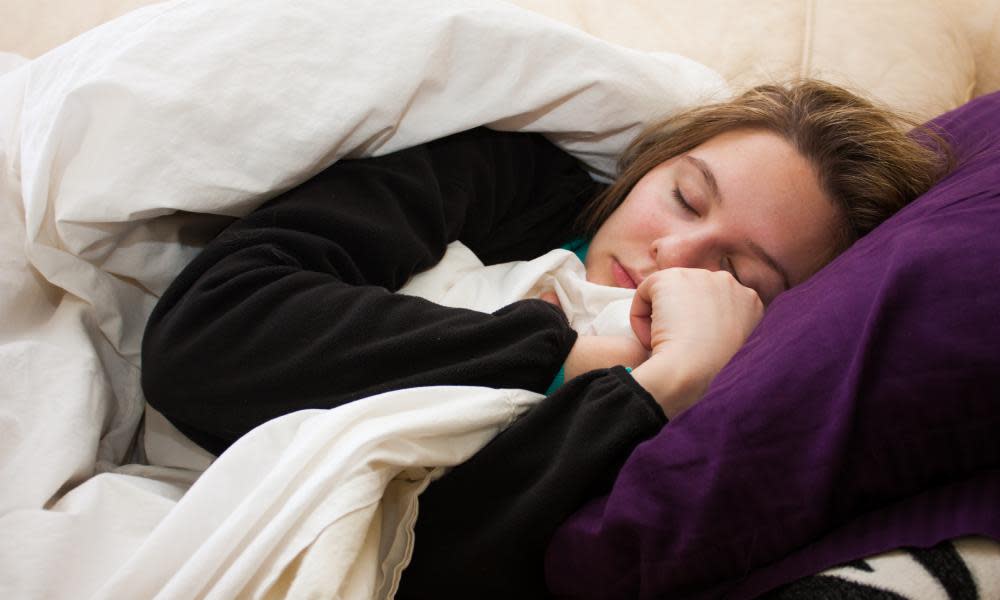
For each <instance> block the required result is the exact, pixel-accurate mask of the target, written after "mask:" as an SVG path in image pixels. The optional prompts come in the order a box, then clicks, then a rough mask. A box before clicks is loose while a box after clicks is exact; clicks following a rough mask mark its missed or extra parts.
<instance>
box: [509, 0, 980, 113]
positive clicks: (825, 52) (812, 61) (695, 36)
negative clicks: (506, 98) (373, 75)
mask: <svg viewBox="0 0 1000 600" xmlns="http://www.w3.org/2000/svg"><path fill="white" fill-rule="evenodd" d="M512 1H513V2H514V3H515V4H518V5H520V6H522V7H524V8H528V9H530V10H534V11H537V12H540V13H543V14H546V15H548V16H551V17H554V18H556V19H559V20H562V21H565V22H567V23H570V24H573V25H575V26H577V27H580V28H582V29H584V30H585V31H588V32H590V33H592V34H594V35H596V36H598V37H602V38H605V39H608V40H610V41H613V42H616V43H619V44H623V45H626V46H632V47H635V48H640V49H643V50H658V51H668V52H677V53H680V54H684V55H687V56H689V57H691V58H694V59H696V60H698V61H701V62H703V63H705V64H706V65H708V66H710V67H712V68H713V69H715V70H717V71H719V72H720V73H721V74H722V75H723V76H724V77H725V78H726V79H727V80H728V81H729V82H730V83H731V84H732V85H733V87H734V88H735V89H740V88H743V87H746V86H749V85H753V84H756V83H760V82H764V81H771V80H775V79H779V80H780V79H788V78H792V77H806V76H809V77H822V78H824V79H829V80H831V81H834V82H837V83H840V84H842V85H846V86H848V87H850V88H852V89H855V90H858V91H862V92H867V93H868V94H869V95H871V96H873V97H875V98H876V99H880V100H882V101H884V102H886V103H888V104H890V105H891V106H893V107H895V108H897V109H899V110H903V111H907V112H909V113H911V114H913V115H914V116H915V117H916V118H919V119H926V118H930V117H932V116H934V115H937V114H939V113H941V112H944V111H945V110H948V109H950V108H954V107H956V106H958V105H960V104H962V103H963V102H965V101H966V100H968V99H969V98H970V97H972V95H973V94H974V93H984V92H986V91H990V90H991V89H996V88H997V87H1000V81H998V79H1000V59H998V56H1000V42H996V43H995V44H992V46H991V43H992V42H993V40H994V39H995V38H996V37H997V34H996V32H998V31H1000V2H998V1H997V0H961V1H960V2H949V1H946V0H884V1H880V2H872V1H871V0H699V1H697V2H695V1H691V0H631V1H629V2H621V1H620V0H512ZM967 29H968V31H967ZM977 58H978V59H979V60H980V61H982V65H983V66H984V67H989V68H990V69H991V71H985V70H984V73H983V74H981V77H982V78H983V85H980V86H978V87H977V81H976V75H977V73H976V60H977Z"/></svg>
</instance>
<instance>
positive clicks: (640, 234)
mask: <svg viewBox="0 0 1000 600" xmlns="http://www.w3.org/2000/svg"><path fill="white" fill-rule="evenodd" d="M840 220H841V217H840V215H839V213H838V211H837V209H836V208H835V207H834V205H833V202H832V201H831V200H830V199H828V198H827V197H826V195H825V194H824V193H823V192H822V191H821V189H820V186H819V182H818V180H817V179H816V176H815V175H814V173H813V169H812V165H811V164H810V163H809V162H808V161H807V160H806V159H805V158H803V157H802V156H801V155H800V154H799V153H798V152H797V151H796V150H795V149H794V148H792V146H791V145H789V144H788V143H787V142H786V141H785V140H784V139H782V138H780V137H779V136H777V135H775V134H772V133H769V132H764V131H757V130H737V131H731V132H727V133H725V134H722V135H719V136H716V137H714V138H712V139H710V140H708V141H707V142H705V143H704V144H702V145H700V146H698V147H696V148H694V149H693V150H691V151H690V152H688V153H686V154H682V155H680V156H677V157H674V158H672V159H670V160H668V161H666V162H664V163H662V164H660V165H659V166H657V167H655V168H654V169H652V170H651V171H649V172H648V173H646V175H645V176H644V177H643V178H642V179H640V180H639V182H638V183H636V185H635V187H633V188H632V191H631V192H629V194H628V196H627V197H626V198H625V200H624V202H622V204H621V205H620V206H619V207H618V208H617V209H615V211H614V212H613V213H612V214H611V216H610V217H609V218H608V219H607V221H605V222H604V224H603V225H602V226H601V228H600V229H598V231H597V234H596V235H595V236H594V239H593V240H592V241H591V244H590V249H589V250H588V252H587V261H586V266H587V279H588V280H590V281H592V282H595V283H600V284H603V285H611V286H616V287H633V288H634V287H636V286H637V285H638V284H639V283H640V282H641V281H642V280H643V279H645V278H646V277H647V276H648V275H649V274H650V273H652V272H654V271H657V270H659V269H666V268H669V267H690V268H701V269H709V270H712V271H715V270H720V269H721V270H726V271H729V272H731V273H732V274H733V275H734V276H735V277H736V279H737V280H738V281H739V282H740V283H742V284H743V285H745V286H747V287H750V288H753V289H754V290H756V291H757V293H758V294H759V295H760V298H761V300H762V301H763V302H764V303H765V304H767V303H769V302H770V301H771V300H773V299H774V297H775V296H777V295H778V294H780V293H781V292H783V291H785V290H786V289H788V288H789V287H791V286H794V285H796V284H798V283H801V282H802V281H804V280H806V279H807V278H808V277H809V276H810V275H812V274H813V273H815V272H816V271H817V270H819V268H820V267H822V266H823V265H824V264H825V263H826V262H827V261H829V260H830V259H831V258H832V257H833V254H834V249H835V247H836V231H837V228H838V226H839V225H840Z"/></svg>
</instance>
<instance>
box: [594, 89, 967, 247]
mask: <svg viewBox="0 0 1000 600" xmlns="http://www.w3.org/2000/svg"><path fill="white" fill-rule="evenodd" d="M736 129H756V130H764V131H769V132H772V133H775V134H777V135H779V136H781V137H782V138H784V139H785V140H787V141H788V142H789V143H790V144H791V145H792V147H794V148H795V149H796V150H797V151H798V152H799V153H800V154H802V155H803V156H804V157H805V158H806V159H807V160H808V161H809V162H810V163H811V164H812V165H813V168H814V169H815V172H816V175H817V178H818V180H819V184H820V188H821V189H822V190H823V191H824V192H825V193H826V194H827V195H828V196H829V197H830V198H831V199H832V200H833V201H834V202H835V203H836V204H837V205H838V206H839V207H840V208H841V209H842V214H843V215H844V217H845V219H844V230H843V231H842V232H841V233H842V235H841V241H842V246H841V247H840V248H838V249H837V251H839V250H842V249H844V248H846V247H847V246H848V245H850V244H851V243H853V242H854V241H855V240H856V239H857V238H859V237H861V236H863V235H865V234H866V233H868V232H869V231H871V230H872V229H874V228H875V227H876V226H877V225H878V224H879V223H881V222H883V221H885V220H886V219H887V218H889V217H890V216H892V215H893V214H894V213H895V212H896V211H898V210H899V209H900V208H902V207H903V206H905V205H906V204H907V203H909V202H910V201H911V200H913V199H914V198H916V197H917V196H919V195H920V194H922V193H923V192H924V191H926V190H927V189H928V188H930V186H931V185H933V184H934V183H935V182H936V181H938V179H940V178H941V177H942V176H943V175H944V174H945V173H946V172H947V171H948V170H949V169H950V168H951V166H952V162H953V160H952V155H951V152H950V150H949V147H948V144H947V143H946V142H945V141H944V140H943V139H942V138H941V136H940V135H938V134H937V133H936V132H935V131H933V130H931V129H930V128H929V127H926V126H918V125H916V123H915V122H914V121H913V120H912V119H909V118H906V117H904V116H902V115H900V114H897V113H895V112H893V111H891V110H889V109H887V108H884V107H881V106H877V105H876V104H875V103H873V102H871V101H869V100H866V99H864V98H862V97H861V96H859V95H857V94H854V93H852V92H850V91H848V90H846V89H844V88H842V87H839V86H836V85H833V84H831V83H827V82H824V81H819V80H814V79H804V80H797V81H793V82H789V83H784V84H769V85H761V86H757V87H754V88H752V89H750V90H749V91H747V92H745V93H743V94H741V95H740V96H738V97H736V98H735V99H733V100H730V101H727V102H720V103H717V104H710V105H707V106H700V107H697V108H693V109H690V110H686V111H683V112H681V113H678V114H675V115H672V116H670V117H668V118H667V119H665V120H663V121H661V122H659V123H657V124H655V125H653V126H651V127H648V128H647V129H646V130H645V131H643V132H642V133H641V134H640V135H639V136H638V137H637V138H636V139H635V140H634V141H633V142H632V143H631V144H630V145H629V147H628V148H627V149H626V150H625V152H624V154H622V156H621V158H620V159H619V176H618V178H617V179H616V180H615V182H614V183H613V184H612V185H611V186H610V187H608V188H607V189H606V190H605V191H604V192H603V193H602V194H600V195H599V196H598V197H597V198H595V199H594V201H593V202H592V203H591V204H590V205H589V206H588V208H587V209H586V211H585V212H584V213H583V214H582V215H581V220H580V226H581V229H583V230H584V231H585V232H586V233H587V234H590V235H592V234H593V233H594V232H595V231H596V229H597V228H598V227H599V226H600V224H601V223H603V222H604V220H605V219H607V217H608V216H609V215H610V214H611V213H612V212H613V211H614V210H615V209H616V208H617V207H618V206H619V205H620V204H621V203H622V202H623V201H624V200H625V197H626V196H627V195H628V193H629V192H630V191H631V190H632V187H633V186H635V184H636V183H637V182H638V181H639V180H640V179H641V178H642V177H643V176H644V175H645V174H646V173H647V172H649V171H650V170H651V169H652V168H654V167H656V166H657V165H659V164H660V163H662V162H664V161H666V160H668V159H671V158H673V157H675V156H679V155H681V154H684V153H685V152H688V151H690V150H692V149H693V148H695V147H696V146H698V145H700V144H702V143H704V142H706V141H708V140H709V139H710V138H713V137H715V136H717V135H719V134H722V133H725V132H727V131H732V130H736ZM907 129H913V131H911V132H910V133H909V134H907V133H906V130H907Z"/></svg>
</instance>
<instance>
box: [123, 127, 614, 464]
mask: <svg viewBox="0 0 1000 600" xmlns="http://www.w3.org/2000/svg"><path fill="white" fill-rule="evenodd" d="M595 188H596V186H595V184H594V183H593V182H591V180H590V178H589V177H588V176H587V174H586V173H585V172H584V171H583V170H582V168H581V167H580V166H579V165H578V164H577V163H576V161H575V160H573V159H572V158H571V157H570V156H568V155H567V154H565V153H563V152H562V151H560V150H558V149H557V148H555V147H554V146H552V145H551V144H550V143H549V142H547V141H546V140H544V138H542V137H541V136H538V135H529V134H510V133H498V132H492V131H489V130H485V129H477V130H472V131H469V132H465V133H462V134H458V135H455V136H451V137H449V138H444V139H442V140H438V141H436V142H432V143H430V144H425V145H422V146H418V147H415V148H411V149H409V150H404V151H401V152H396V153H393V154H389V155H386V156H382V157H378V158H368V159H362V160H349V161H342V162H339V163H335V164H334V165H333V166H332V167H330V168H329V169H327V170H326V171H324V172H322V173H320V174H319V175H317V176H316V177H314V178H313V179H311V180H309V181H307V182H306V183H304V184H303V185H301V186H299V187H297V188H295V189H293V190H291V191H289V192H287V193H285V194H282V195H281V196H279V197H277V198H275V199H273V200H272V201H270V202H268V203H267V204H265V205H264V206H262V207H261V208H260V209H258V210H256V211H254V212H253V213H252V214H250V215H249V216H248V217H246V218H245V219H242V220H240V221H237V222H235V223H234V224H233V225H232V226H231V227H229V228H228V229H227V230H226V231H224V232H223V233H222V234H221V235H220V236H219V237H218V238H217V239H215V240H214V241H213V242H211V243H210V244H209V245H208V246H207V247H206V248H205V249H204V250H203V251H202V253H201V254H199V255H198V256H197V257H196V258H195V260H193V261H192V262H191V264H189V265H188V266H187V267H186V268H185V270H184V271H183V272H182V273H181V274H180V276H178V278H177V279H176V280H175V281H174V283H173V284H172V285H171V286H170V288H169V289H168V290H167V292H166V293H165V294H164V295H163V297H162V298H161V299H160V301H159V303H158V304H157V306H156V307H155V309H154V311H153V313H152V315H151V317H150V320H149V323H148V325H147V328H146V333H145V337H144V340H143V356H142V360H143V372H142V384H143V390H144V392H145V394H146V398H147V400H148V401H149V403H150V404H151V405H152V406H154V407H156V408H157V409H158V410H160V411H161V412H162V413H163V414H164V415H165V416H166V417H167V418H168V419H170V421H171V422H173V423H174V425H176V426H177V427H178V428H179V429H180V430H181V431H183V432H184V433H185V434H187V435H188V436H189V437H191V438H192V439H193V440H194V441H195V442H197V443H199V444H200V445H202V446H203V447H205V448H206V449H208V450H210V451H212V452H216V453H218V452H220V451H222V450H224V449H225V448H226V447H227V446H228V445H229V444H231V443H232V442H233V441H234V440H236V439H237V438H238V437H240V436H241V435H243V434H244V433H246V432H247V431H249V430H250V429H252V428H253V427H255V426H257V425H259V424H261V423H263V422H265V421H267V420H269V419H272V418H274V417H277V416H280V415H282V414H286V413H289V412H292V411H295V410H299V409H303V408H330V407H334V406H337V405H340V404H343V403H345V402H348V401H350V400H353V399H357V398H360V397H365V396H369V395H371V394H376V393H380V392H384V391H388V390H392V389H399V388H406V387H414V386H423V385H435V384H469V385H482V386H491V387H516V388H525V389H531V390H536V391H541V390H544V389H545V387H546V386H547V385H548V384H549V383H550V382H551V379H552V377H553V376H554V374H555V372H556V371H557V370H558V369H559V366H560V365H561V364H562V363H563V361H564V359H565V357H566V355H567V353H568V352H569V349H570V348H571V346H572V344H573V342H574V341H575V339H576V334H575V333H574V332H573V331H572V330H571V329H570V328H569V326H568V324H567V322H566V319H565V317H564V316H563V314H562V312H561V311H559V310H558V309H556V308H555V307H553V306H551V305H549V304H547V303H545V302H542V301H540V300H526V301H521V302H517V303H515V304H512V305H510V306H508V307H505V308H504V309H502V310H500V311H498V312H497V313H495V314H492V315H490V314H484V313H479V312H474V311H469V310H462V309H454V308H446V307H442V306H438V305H436V304H433V303H431V302H427V301H425V300H422V299H420V298H414V297H409V296H403V295H399V294H394V293H392V292H393V291H395V290H396V289H398V288H399V287H401V286H402V285H403V284H404V283H406V281H407V280H408V279H409V277H410V276H411V275H413V274H414V273H417V272H420V271H423V270H425V269H427V268H429V267H431V266H433V265H434V264H435V263H436V262H437V261H438V260H439V259H440V258H441V256H442V255H443V253H444V250H445V248H446V246H447V244H448V243H450V242H452V241H455V240H461V241H462V242H463V243H465V244H466V245H467V246H469V247H470V249H472V250H473V251H474V252H475V253H476V254H477V255H478V256H479V257H480V258H481V259H482V260H483V261H484V262H487V263H491V262H497V261H507V260H514V259H528V258H534V257H536V256H538V255H540V254H542V253H544V252H545V251H547V250H549V249H551V248H553V247H556V246H558V245H559V244H560V243H562V242H563V241H566V239H567V238H568V236H569V235H570V232H571V223H572V220H573V219H574V217H575V215H576V214H577V213H578V210H579V206H580V204H581V203H583V202H585V201H586V200H588V199H589V196H591V195H592V194H594V193H596V189H595Z"/></svg>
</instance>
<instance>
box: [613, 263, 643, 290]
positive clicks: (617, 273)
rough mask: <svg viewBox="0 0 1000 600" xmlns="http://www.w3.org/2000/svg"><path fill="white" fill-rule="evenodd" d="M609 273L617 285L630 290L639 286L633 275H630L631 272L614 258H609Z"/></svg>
mask: <svg viewBox="0 0 1000 600" xmlns="http://www.w3.org/2000/svg"><path fill="white" fill-rule="evenodd" d="M611 275H612V277H614V278H615V283H616V284H618V287H623V288H628V289H631V290H634V289H635V288H637V287H639V284H638V282H637V281H636V279H635V277H632V274H631V273H629V272H628V270H627V269H626V268H625V267H624V266H622V264H621V263H620V262H618V261H617V260H616V259H611Z"/></svg>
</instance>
